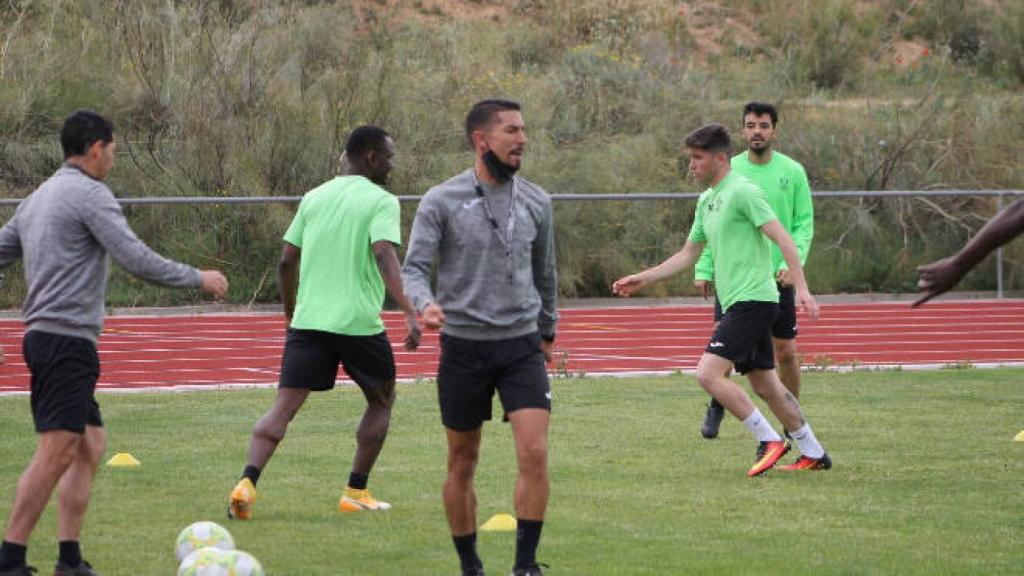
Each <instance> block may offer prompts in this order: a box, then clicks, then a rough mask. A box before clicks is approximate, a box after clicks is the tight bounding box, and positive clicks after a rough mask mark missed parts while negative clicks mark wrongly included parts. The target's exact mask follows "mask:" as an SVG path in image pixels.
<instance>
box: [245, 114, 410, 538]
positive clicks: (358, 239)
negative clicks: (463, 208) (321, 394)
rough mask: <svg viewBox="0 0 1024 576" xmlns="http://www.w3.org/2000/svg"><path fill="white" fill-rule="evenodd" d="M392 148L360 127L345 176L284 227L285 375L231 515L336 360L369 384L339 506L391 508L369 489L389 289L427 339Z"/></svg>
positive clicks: (259, 429) (386, 358) (386, 362)
mask: <svg viewBox="0 0 1024 576" xmlns="http://www.w3.org/2000/svg"><path fill="white" fill-rule="evenodd" d="M394 152H395V150H394V143H393V142H392V141H391V137H390V136H388V133H387V132H385V131H384V130H383V129H381V128H378V127H376V126H360V127H359V128H356V129H355V130H353V131H352V133H351V134H350V135H349V137H348V140H347V142H346V144H345V157H346V160H347V164H348V166H347V175H346V176H340V177H338V178H334V179H332V180H330V181H328V182H326V183H324V184H323V185H321V186H319V187H317V188H315V189H314V190H311V191H310V192H309V193H307V194H306V195H305V196H304V197H303V198H302V203H301V204H300V205H299V209H298V212H297V213H296V214H295V219H294V220H292V224H291V226H290V227H289V228H288V231H287V232H286V233H285V235H284V241H285V244H284V250H283V251H282V253H281V262H280V265H279V266H278V273H279V277H280V283H281V300H282V303H283V304H284V315H285V318H286V319H287V320H288V323H289V326H288V334H287V337H286V339H285V347H284V354H283V357H282V360H281V379H280V384H279V386H278V389H277V398H276V400H275V401H274V405H273V406H272V407H271V408H270V411H268V412H267V413H266V414H265V415H264V416H263V417H262V418H260V420H259V421H258V422H257V423H256V426H255V428H254V429H253V432H252V442H251V443H250V445H249V458H248V465H247V466H246V467H245V470H244V471H243V473H242V479H241V480H239V482H238V485H237V486H235V488H234V490H232V492H231V496H230V497H229V500H228V516H229V517H230V518H236V519H240V520H248V519H250V518H251V517H252V507H253V503H254V502H255V500H256V483H257V482H258V481H259V477H260V474H261V473H262V471H263V468H264V467H265V466H266V465H267V463H268V462H269V461H270V457H271V456H273V454H274V451H275V450H276V449H277V446H278V444H279V443H280V442H281V440H283V439H284V435H285V432H286V431H287V429H288V423H289V422H291V420H292V418H294V417H295V414H296V413H297V412H298V411H299V408H301V407H302V404H303V403H304V402H305V401H306V398H307V397H308V396H309V393H310V391H321V390H330V389H331V388H333V387H334V381H335V379H336V378H337V374H338V366H339V364H340V365H341V366H343V367H344V368H345V372H346V373H348V375H349V376H350V377H351V378H352V380H354V381H355V383H356V384H357V385H358V386H359V388H360V389H362V391H363V396H365V397H366V412H365V413H364V414H363V418H362V421H361V422H360V424H359V428H358V430H357V431H356V444H357V446H356V454H355V457H354V459H353V462H352V470H351V474H350V475H349V479H348V485H347V486H346V488H345V491H344V493H343V494H342V496H341V499H340V500H339V502H338V510H339V511H341V512H358V511H363V510H387V509H388V508H390V507H391V505H390V504H388V503H387V502H382V501H380V500H377V499H375V498H374V497H373V496H372V495H371V494H370V491H369V490H367V489H366V484H367V481H368V478H369V475H370V469H371V468H372V467H373V464H374V462H376V460H377V455H378V454H380V450H381V448H382V447H383V446H384V439H385V438H386V437H387V433H388V427H389V425H390V422H391V406H392V404H393V403H394V399H395V360H394V356H393V355H392V352H391V343H390V342H389V341H388V338H387V335H386V334H385V333H384V323H383V322H382V321H381V318H380V312H381V308H382V306H383V304H384V291H385V289H386V290H387V292H388V293H389V294H390V295H391V297H392V298H393V299H394V300H395V302H396V303H397V304H398V305H399V306H400V307H401V309H402V311H403V312H405V324H406V330H407V335H406V337H405V347H406V349H409V350H415V349H416V347H417V346H418V345H419V338H420V330H419V327H418V323H417V320H416V312H415V311H414V310H413V308H412V304H410V303H409V301H408V300H407V299H406V297H405V293H404V291H403V288H402V277H401V271H400V265H399V262H398V255H397V254H396V252H395V246H396V245H398V244H400V243H401V239H400V235H401V227H400V211H399V210H400V209H399V205H398V198H396V197H395V196H393V195H392V194H390V193H389V192H388V191H387V190H385V189H384V188H383V186H384V185H385V184H386V183H387V179H388V174H389V173H390V172H391V158H392V156H394Z"/></svg>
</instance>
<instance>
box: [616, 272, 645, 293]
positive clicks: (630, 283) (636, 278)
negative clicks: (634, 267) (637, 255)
mask: <svg viewBox="0 0 1024 576" xmlns="http://www.w3.org/2000/svg"><path fill="white" fill-rule="evenodd" d="M645 284H647V282H645V281H644V279H643V278H642V277H641V276H640V275H639V274H630V275H629V276H625V277H622V278H619V279H618V280H616V281H615V282H614V283H613V284H612V293H613V294H615V295H616V296H622V297H623V298H629V297H630V296H631V295H633V294H636V293H637V292H638V291H639V290H640V289H641V288H643V287H644V285H645Z"/></svg>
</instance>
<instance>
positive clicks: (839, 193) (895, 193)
mask: <svg viewBox="0 0 1024 576" xmlns="http://www.w3.org/2000/svg"><path fill="white" fill-rule="evenodd" d="M698 196H700V194H699V193H694V192H679V193H647V192H640V193H634V194H552V195H551V199H552V200H553V201H555V202H610V201H615V202H622V201H626V202H633V201H640V200H643V201H654V200H658V201H677V200H696V199H697V197H698ZM812 196H813V197H814V198H915V197H920V198H924V197H932V198H935V197H962V196H995V197H996V208H997V212H998V211H1002V209H1003V207H1004V201H1005V198H1006V197H1007V196H1010V197H1016V196H1024V190H1012V189H1010V190H875V191H866V190H836V191H816V192H813V193H812ZM420 198H421V196H399V197H398V200H399V201H400V202H407V203H411V202H419V201H420ZM21 200H22V199H20V198H0V207H3V206H17V205H18V204H19V203H21ZM300 200H302V197H301V196H150V197H142V198H119V199H118V201H119V202H120V203H121V204H122V205H125V206H139V205H141V206H146V205H167V204H178V205H190V204H191V205H203V204H221V205H222V204H273V203H281V204H295V203H298V202H299V201H300ZM996 296H997V297H998V298H1002V297H1003V249H1002V248H998V249H996Z"/></svg>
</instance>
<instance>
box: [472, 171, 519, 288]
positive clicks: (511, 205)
mask: <svg viewBox="0 0 1024 576" xmlns="http://www.w3.org/2000/svg"><path fill="white" fill-rule="evenodd" d="M516 186H517V182H516V177H515V176H513V177H512V191H511V197H510V198H509V200H508V226H507V227H506V228H505V237H504V238H502V237H501V229H500V227H499V226H498V219H497V218H495V217H494V213H493V212H491V205H490V203H488V202H487V198H486V197H485V196H484V189H483V187H482V186H480V180H479V179H478V178H477V176H476V170H473V188H474V190H476V197H477V198H479V199H480V204H481V205H482V206H483V210H484V216H485V217H486V218H487V221H488V222H490V223H491V229H492V230H494V234H495V235H497V237H498V241H499V242H501V243H502V244H503V245H504V246H505V257H506V258H507V263H508V281H509V283H511V282H512V280H513V272H512V271H513V268H514V266H513V262H512V241H513V238H514V237H515V230H516V197H517V194H516Z"/></svg>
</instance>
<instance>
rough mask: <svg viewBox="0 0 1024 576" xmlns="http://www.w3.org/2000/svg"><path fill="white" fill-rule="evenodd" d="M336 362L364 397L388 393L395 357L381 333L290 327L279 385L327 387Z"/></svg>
mask: <svg viewBox="0 0 1024 576" xmlns="http://www.w3.org/2000/svg"><path fill="white" fill-rule="evenodd" d="M339 365H341V366H342V367H344V368H345V373H346V374H348V375H349V377H351V378H352V380H353V381H355V383H356V384H357V385H358V386H359V388H360V389H361V390H362V391H363V395H365V396H366V397H367V398H371V396H372V397H378V396H379V395H380V394H384V395H385V396H387V395H388V394H390V389H391V387H392V386H394V382H395V356H394V354H393V353H392V351H391V342H389V341H388V337H387V335H386V334H385V333H384V332H381V333H380V334H374V335H373V336H349V335H346V334H334V333H333V332H322V331H320V330H300V329H296V328H289V329H288V336H287V337H286V338H285V342H284V354H283V355H282V357H281V379H280V381H279V383H278V386H280V387H281V388H301V389H306V390H312V391H323V390H330V389H331V388H334V382H335V380H337V379H338V366H339Z"/></svg>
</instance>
